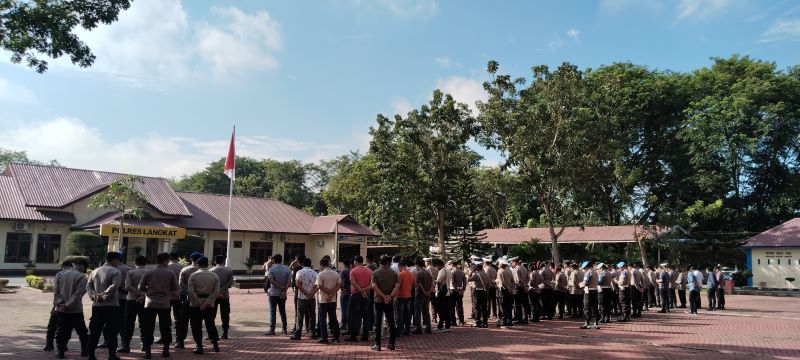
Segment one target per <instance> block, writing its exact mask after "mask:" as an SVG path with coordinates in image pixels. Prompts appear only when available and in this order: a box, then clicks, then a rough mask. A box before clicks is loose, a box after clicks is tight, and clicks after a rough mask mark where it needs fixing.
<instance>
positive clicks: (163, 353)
mask: <svg viewBox="0 0 800 360" xmlns="http://www.w3.org/2000/svg"><path fill="white" fill-rule="evenodd" d="M161 357H169V348H167V349H164V351H162V352H161Z"/></svg>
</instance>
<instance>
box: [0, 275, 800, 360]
mask: <svg viewBox="0 0 800 360" xmlns="http://www.w3.org/2000/svg"><path fill="white" fill-rule="evenodd" d="M232 296H233V304H232V307H233V313H232V332H231V335H232V336H231V339H229V340H223V341H222V342H221V343H220V347H221V348H222V352H221V353H218V354H215V353H207V354H206V355H204V356H203V357H202V358H205V359H264V358H270V359H314V360H318V359H367V358H369V359H419V358H429V359H436V358H441V357H447V358H449V359H509V358H522V359H526V358H538V357H548V358H562V359H575V358H590V357H591V358H596V359H625V358H631V359H633V358H651V359H653V358H654V359H677V358H687V357H691V358H699V357H702V358H704V359H753V358H754V357H755V358H800V306H799V305H800V298H771V297H760V296H729V297H728V301H727V303H728V307H729V310H726V311H718V312H714V313H706V312H701V315H699V316H690V315H688V314H685V313H684V312H683V311H675V312H673V313H671V314H658V313H655V312H650V313H645V314H644V317H643V318H642V319H635V320H638V321H634V322H632V323H627V324H623V323H614V324H610V325H608V326H604V327H603V328H602V329H600V330H579V329H578V328H577V326H578V322H576V321H575V320H571V321H566V320H563V321H544V322H541V323H539V324H535V325H529V326H516V327H512V328H509V329H497V328H491V329H476V328H467V327H459V328H454V329H453V330H452V331H450V332H447V333H442V334H434V335H415V336H411V337H401V338H399V339H398V340H397V347H398V350H397V351H387V350H386V349H384V351H383V352H381V353H375V352H372V351H370V350H369V346H368V345H371V343H367V342H361V343H357V344H351V343H342V344H333V345H322V344H318V343H317V342H316V341H313V340H310V339H305V340H301V341H299V342H295V341H289V340H288V339H287V338H286V337H284V336H274V337H265V336H262V334H263V332H264V330H265V328H266V321H267V306H266V300H265V296H264V294H263V293H260V292H257V290H252V294H250V295H247V294H246V292H245V291H244V290H238V289H236V290H234V291H233V295H232ZM50 299H51V294H42V293H39V292H36V291H33V290H27V289H21V290H20V291H19V293H17V294H12V295H0V308H2V309H4V311H3V312H2V314H3V315H2V317H3V318H4V323H3V326H2V327H0V357H9V358H12V357H13V358H15V359H16V358H20V359H51V358H52V357H53V356H54V354H53V353H46V352H42V351H41V346H42V343H43V339H44V327H45V325H46V323H47V316H48V313H47V312H48V310H49V301H50ZM465 300H467V303H469V297H468V296H467V297H466V298H465ZM287 303H288V304H291V303H292V298H291V297H290V298H289V300H288V302H287ZM466 306H467V307H468V306H469V305H468V304H467V305H466ZM288 307H289V308H291V306H288ZM287 310H289V311H290V314H289V316H290V320H289V327H290V328H291V326H292V325H293V324H294V320H293V317H292V315H293V314H291V309H287ZM679 310H680V309H679ZM88 316H89V309H88V307H87V312H86V317H87V321H88ZM278 328H280V324H279V325H278ZM385 341H386V340H384V342H385ZM132 345H133V346H135V347H138V346H139V344H138V334H137V335H136V336H135V337H134V344H132ZM187 345H188V347H189V348H191V347H192V342H191V341H188V344H187ZM70 346H71V347H72V348H77V347H78V345H77V342H76V340H74V337H73V341H71V343H70ZM207 350H208V345H207ZM67 355H68V358H72V359H80V358H79V357H77V356H76V355H77V353H75V352H71V353H68V354H67ZM123 355H125V356H122V358H123V359H140V358H141V355H142V354H141V353H140V352H138V351H134V352H133V353H131V354H123ZM98 356H99V357H100V358H101V359H103V358H105V353H102V352H101V351H99V350H98ZM155 358H156V359H158V358H160V356H159V354H156V356H155ZM173 358H174V359H197V358H199V357H198V356H196V355H193V354H192V353H191V350H190V349H186V350H173Z"/></svg>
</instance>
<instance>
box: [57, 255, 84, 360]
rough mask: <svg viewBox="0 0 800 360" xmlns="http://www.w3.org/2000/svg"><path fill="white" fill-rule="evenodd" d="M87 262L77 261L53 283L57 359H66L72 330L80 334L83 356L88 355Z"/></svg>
mask: <svg viewBox="0 0 800 360" xmlns="http://www.w3.org/2000/svg"><path fill="white" fill-rule="evenodd" d="M86 265H87V264H86V261H85V260H76V261H75V262H74V264H72V266H70V267H69V269H68V270H64V271H61V272H60V273H58V275H56V278H55V280H54V281H53V284H54V285H53V306H54V310H53V311H54V312H55V318H56V322H57V329H58V330H57V332H56V343H57V345H58V355H56V358H57V359H64V358H65V357H66V356H65V355H64V352H66V351H67V342H69V338H70V337H71V336H72V329H75V332H77V333H78V339H79V340H80V343H81V356H87V355H88V351H87V348H88V344H89V331H88V330H86V323H85V322H84V321H83V301H82V299H83V295H84V294H85V293H86V274H85V272H86Z"/></svg>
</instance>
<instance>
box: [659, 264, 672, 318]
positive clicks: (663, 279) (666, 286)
mask: <svg viewBox="0 0 800 360" xmlns="http://www.w3.org/2000/svg"><path fill="white" fill-rule="evenodd" d="M666 267H667V264H661V267H660V269H661V272H660V273H659V275H658V279H657V280H656V282H658V290H659V292H660V293H661V311H659V312H660V313H668V312H669V308H670V300H669V293H670V284H671V283H672V279H671V278H670V277H669V271H668V270H667V269H666Z"/></svg>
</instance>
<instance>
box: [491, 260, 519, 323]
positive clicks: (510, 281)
mask: <svg viewBox="0 0 800 360" xmlns="http://www.w3.org/2000/svg"><path fill="white" fill-rule="evenodd" d="M498 263H499V264H500V269H499V270H497V280H496V281H497V287H498V289H500V305H501V307H502V309H503V314H502V319H501V320H498V322H497V324H498V326H500V325H502V326H512V320H511V311H512V310H511V309H512V308H513V307H514V291H515V290H516V284H514V275H513V274H512V273H511V269H509V267H508V265H509V264H508V260H507V259H505V258H501V259H499V260H498Z"/></svg>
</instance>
